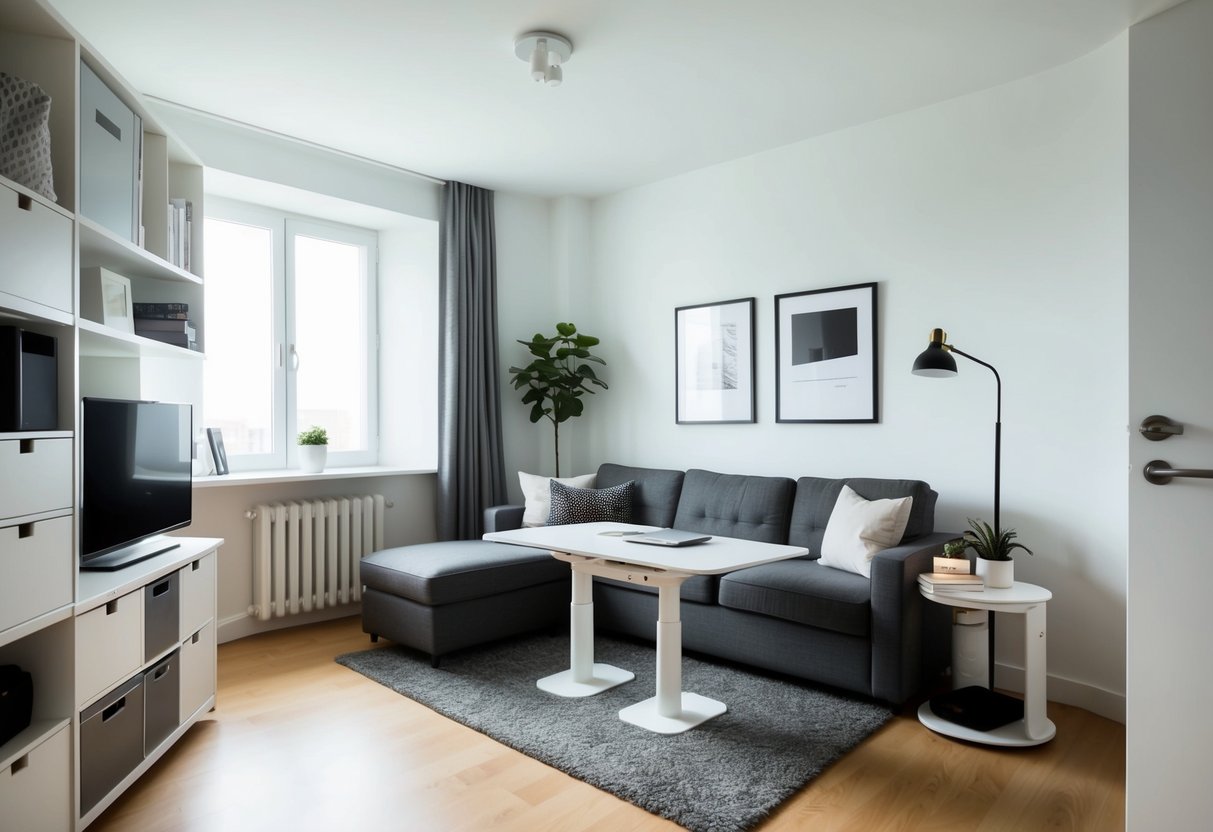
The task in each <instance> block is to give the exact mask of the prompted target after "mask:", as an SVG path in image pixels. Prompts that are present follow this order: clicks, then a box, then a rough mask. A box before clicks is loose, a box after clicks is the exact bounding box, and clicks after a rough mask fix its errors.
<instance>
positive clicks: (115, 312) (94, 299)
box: [80, 266, 135, 334]
mask: <svg viewBox="0 0 1213 832" xmlns="http://www.w3.org/2000/svg"><path fill="white" fill-rule="evenodd" d="M80 314H81V315H83V316H84V317H85V318H88V319H89V320H90V321H95V322H97V323H99V324H102V325H103V326H107V327H109V328H110V329H116V330H118V331H119V332H126V333H131V334H133V333H134V331H135V313H134V305H133V300H132V298H131V281H130V279H129V278H125V277H123V276H122V275H120V274H116V273H115V272H111V271H110V270H109V269H103V268H101V267H100V266H93V267H91V268H87V269H81V270H80Z"/></svg>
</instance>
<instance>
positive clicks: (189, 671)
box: [180, 621, 215, 722]
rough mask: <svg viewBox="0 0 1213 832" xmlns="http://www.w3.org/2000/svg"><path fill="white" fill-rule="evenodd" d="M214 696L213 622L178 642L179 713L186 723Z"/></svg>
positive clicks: (181, 719) (182, 720)
mask: <svg viewBox="0 0 1213 832" xmlns="http://www.w3.org/2000/svg"><path fill="white" fill-rule="evenodd" d="M214 694H215V622H213V621H210V622H208V623H207V624H206V626H205V627H203V628H202V629H200V630H199V631H198V632H196V633H194V634H193V635H192V636H190V637H189V638H187V639H185V640H184V641H182V643H181V714H180V721H181V722H185V721H186V720H187V719H189V718H190V717H191V716H193V715H194V712H195V711H197V710H198V709H199V708H201V707H202V705H203V703H204V702H206V700H208V699H210V698H211V697H212V696H213V695H214Z"/></svg>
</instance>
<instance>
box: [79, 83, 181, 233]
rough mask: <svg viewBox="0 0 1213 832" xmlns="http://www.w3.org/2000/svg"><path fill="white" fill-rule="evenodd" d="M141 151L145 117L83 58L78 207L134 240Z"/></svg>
mask: <svg viewBox="0 0 1213 832" xmlns="http://www.w3.org/2000/svg"><path fill="white" fill-rule="evenodd" d="M142 153H143V119H142V118H140V117H139V116H138V115H137V114H136V113H135V111H134V110H132V109H131V108H130V107H128V106H126V104H124V103H123V101H122V99H121V98H119V97H118V96H117V95H115V94H114V92H113V91H112V90H111V89H110V88H109V87H107V86H106V85H105V82H104V81H102V80H101V79H100V78H98V77H97V74H96V73H95V72H93V70H92V69H91V68H90V67H89V65H88V64H86V63H84V62H83V61H81V62H80V213H81V214H83V215H84V216H86V217H88V218H89V219H90V220H92V221H93V222H95V223H98V224H99V225H103V226H105V227H106V228H108V229H109V230H110V231H113V232H114V233H115V234H117V235H118V236H119V237H121V238H122V239H124V240H130V241H131V242H133V243H136V244H138V243H139V242H140V241H139V226H140V224H141V218H140V213H141V211H140V208H141V205H140V203H141V201H142V200H141V193H140V189H141V188H142V183H141V182H140V181H139V168H140V158H141V156H142ZM164 210H166V211H167V210H168V208H167V206H165V208H164Z"/></svg>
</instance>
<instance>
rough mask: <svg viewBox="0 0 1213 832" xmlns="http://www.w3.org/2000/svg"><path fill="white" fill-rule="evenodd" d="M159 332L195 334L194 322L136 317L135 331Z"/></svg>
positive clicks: (180, 319)
mask: <svg viewBox="0 0 1213 832" xmlns="http://www.w3.org/2000/svg"><path fill="white" fill-rule="evenodd" d="M139 330H157V331H159V332H188V333H193V332H194V324H193V322H192V321H189V320H186V319H184V318H144V317H142V316H141V315H136V316H135V331H136V332H138V331H139Z"/></svg>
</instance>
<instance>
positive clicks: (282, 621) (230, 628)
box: [218, 604, 362, 644]
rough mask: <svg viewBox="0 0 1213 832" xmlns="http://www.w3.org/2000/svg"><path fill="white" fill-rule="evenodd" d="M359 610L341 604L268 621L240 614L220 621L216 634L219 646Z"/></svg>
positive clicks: (357, 606) (327, 619) (346, 616)
mask: <svg viewBox="0 0 1213 832" xmlns="http://www.w3.org/2000/svg"><path fill="white" fill-rule="evenodd" d="M361 609H362V605H361V604H342V605H341V606H339V607H329V608H328V609H323V610H319V611H316V612H306V613H300V614H299V615H284V616H283V617H282V618H271V619H270V620H269V621H260V620H258V619H256V618H253V617H252V616H251V615H249V614H248V613H241V614H239V615H233V616H229V617H227V618H224V619H221V620H220V622H219V632H218V639H219V644H224V643H225V642H229V641H235V640H236V639H238V638H245V637H246V636H255V635H257V634H258V633H268V632H272V631H274V630H283V629H285V628H287V627H299V626H301V625H303V624H315V623H317V622H319V621H332V620H333V619H334V618H348V617H349V616H351V615H358V613H359V611H360V610H361Z"/></svg>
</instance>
